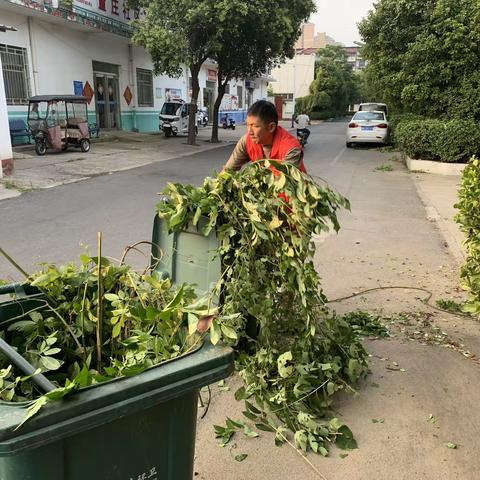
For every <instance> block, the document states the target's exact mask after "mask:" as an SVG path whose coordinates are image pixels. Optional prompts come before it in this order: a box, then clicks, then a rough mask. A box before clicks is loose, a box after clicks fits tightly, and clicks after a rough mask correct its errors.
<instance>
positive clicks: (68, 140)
mask: <svg viewBox="0 0 480 480" xmlns="http://www.w3.org/2000/svg"><path fill="white" fill-rule="evenodd" d="M28 126H29V127H30V130H31V131H32V137H33V138H34V140H35V152H36V153H37V155H45V153H46V152H47V149H50V148H51V149H53V150H56V151H65V150H67V148H68V147H69V145H70V146H74V147H79V148H80V149H81V150H82V152H88V151H89V150H90V133H89V130H88V112H87V99H86V97H81V96H76V95H38V96H35V97H31V98H30V100H29V105H28Z"/></svg>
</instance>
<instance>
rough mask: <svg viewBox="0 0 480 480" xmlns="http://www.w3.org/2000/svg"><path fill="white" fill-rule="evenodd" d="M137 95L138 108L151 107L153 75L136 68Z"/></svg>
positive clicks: (149, 71) (148, 71) (150, 72)
mask: <svg viewBox="0 0 480 480" xmlns="http://www.w3.org/2000/svg"><path fill="white" fill-rule="evenodd" d="M137 95H138V106H139V107H153V73H152V71H151V70H144V69H143V68H137Z"/></svg>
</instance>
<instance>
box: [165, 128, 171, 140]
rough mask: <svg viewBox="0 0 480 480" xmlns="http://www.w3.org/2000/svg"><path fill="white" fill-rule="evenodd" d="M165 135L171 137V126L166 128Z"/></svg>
mask: <svg viewBox="0 0 480 480" xmlns="http://www.w3.org/2000/svg"><path fill="white" fill-rule="evenodd" d="M165 136H166V137H167V138H169V137H171V136H172V131H171V130H170V129H169V128H167V129H166V130H165Z"/></svg>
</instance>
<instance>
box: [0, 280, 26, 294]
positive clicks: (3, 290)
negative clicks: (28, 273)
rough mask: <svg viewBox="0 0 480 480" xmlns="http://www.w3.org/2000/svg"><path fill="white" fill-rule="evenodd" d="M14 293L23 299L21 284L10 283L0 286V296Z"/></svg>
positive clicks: (23, 292)
mask: <svg viewBox="0 0 480 480" xmlns="http://www.w3.org/2000/svg"><path fill="white" fill-rule="evenodd" d="M9 293H15V294H17V296H19V297H25V296H26V293H25V290H24V288H23V284H22V283H10V284H7V285H0V295H6V294H9Z"/></svg>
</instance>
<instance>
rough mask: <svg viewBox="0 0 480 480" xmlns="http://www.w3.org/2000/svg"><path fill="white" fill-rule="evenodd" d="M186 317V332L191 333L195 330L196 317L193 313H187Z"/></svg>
mask: <svg viewBox="0 0 480 480" xmlns="http://www.w3.org/2000/svg"><path fill="white" fill-rule="evenodd" d="M187 318H188V333H189V334H190V335H193V334H194V333H195V332H196V331H197V325H198V317H197V316H196V315H194V314H193V313H189V314H188V315H187Z"/></svg>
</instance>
